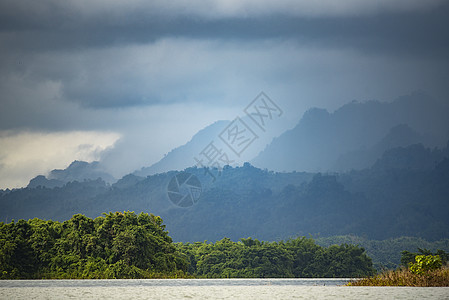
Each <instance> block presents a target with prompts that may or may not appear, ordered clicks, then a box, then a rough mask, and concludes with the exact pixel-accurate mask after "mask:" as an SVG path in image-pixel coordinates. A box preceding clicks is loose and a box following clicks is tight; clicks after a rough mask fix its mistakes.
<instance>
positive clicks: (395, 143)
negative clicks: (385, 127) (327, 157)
mask: <svg viewBox="0 0 449 300" xmlns="http://www.w3.org/2000/svg"><path fill="white" fill-rule="evenodd" d="M421 141H423V137H422V136H421V135H419V134H418V133H417V132H416V131H414V130H413V129H411V128H410V127H409V126H408V125H406V124H400V125H397V126H395V127H393V128H391V129H390V131H389V132H388V133H387V135H386V136H385V137H384V138H383V139H382V140H380V141H379V142H378V143H377V144H375V145H374V146H372V147H370V148H368V149H366V148H363V149H360V150H356V151H350V152H347V153H345V154H342V155H340V156H339V157H338V158H337V161H336V163H335V165H334V166H333V167H332V168H331V169H332V170H336V171H340V172H342V171H346V170H362V169H365V168H368V167H370V166H372V165H373V164H374V163H375V162H376V160H377V159H378V158H380V157H381V156H382V154H383V153H384V152H385V151H387V150H389V149H393V148H397V147H407V146H410V145H413V144H418V143H420V142H421Z"/></svg>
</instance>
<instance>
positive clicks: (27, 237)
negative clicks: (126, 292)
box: [0, 212, 187, 279]
mask: <svg viewBox="0 0 449 300" xmlns="http://www.w3.org/2000/svg"><path fill="white" fill-rule="evenodd" d="M164 227H165V226H164V225H162V219H161V218H160V217H158V216H154V215H152V214H150V215H149V214H145V213H140V214H138V215H136V214H135V213H134V212H124V213H120V212H116V213H109V214H104V215H103V216H102V217H98V218H96V219H95V220H92V219H90V218H88V217H86V216H84V215H81V214H77V215H74V216H73V217H72V218H71V219H70V220H68V221H65V222H63V223H60V222H54V221H44V220H40V219H37V218H35V219H32V220H29V221H24V220H19V221H18V222H11V223H9V224H5V223H3V222H2V223H0V278H3V279H8V278H144V277H152V276H168V275H170V274H174V275H176V274H183V271H184V270H186V268H187V265H186V263H185V260H183V259H181V258H180V256H179V253H178V252H177V250H176V248H175V246H174V245H173V243H172V240H171V238H170V237H169V236H168V234H167V232H166V231H165V230H164Z"/></svg>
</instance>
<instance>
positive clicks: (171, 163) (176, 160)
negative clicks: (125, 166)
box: [133, 121, 229, 177]
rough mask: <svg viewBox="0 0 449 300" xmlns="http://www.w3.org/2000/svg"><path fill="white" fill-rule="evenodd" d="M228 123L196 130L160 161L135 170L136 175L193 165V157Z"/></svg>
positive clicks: (180, 168)
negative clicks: (188, 139) (184, 142)
mask: <svg viewBox="0 0 449 300" xmlns="http://www.w3.org/2000/svg"><path fill="white" fill-rule="evenodd" d="M228 124H229V121H217V122H215V123H213V124H211V125H209V126H207V127H205V128H203V129H202V130H200V131H198V132H197V133H196V134H195V135H194V136H193V137H192V139H191V140H190V141H188V142H187V143H186V144H185V145H182V146H179V147H177V148H175V149H173V150H171V151H170V152H169V153H168V154H167V155H165V156H164V157H163V158H162V159H161V160H160V161H158V162H157V163H155V164H153V165H151V166H150V167H143V168H142V169H140V170H137V171H135V172H134V173H133V174H134V175H136V176H141V177H146V176H148V175H153V174H156V173H162V172H167V171H170V170H183V169H185V168H188V167H191V166H193V165H195V160H194V157H195V156H198V153H200V152H201V151H202V150H203V149H204V147H206V146H207V145H208V144H209V143H210V142H211V141H213V140H214V139H216V138H217V137H218V135H219V134H220V132H221V131H223V129H224V128H225V127H226V125H228Z"/></svg>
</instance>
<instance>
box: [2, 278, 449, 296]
mask: <svg viewBox="0 0 449 300" xmlns="http://www.w3.org/2000/svg"><path fill="white" fill-rule="evenodd" d="M347 281H348V280H345V279H146V280H138V279H130V280H4V281H0V299H449V288H408V287H345V286H342V285H343V284H345V283H346V282H347Z"/></svg>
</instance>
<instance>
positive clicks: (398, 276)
mask: <svg viewBox="0 0 449 300" xmlns="http://www.w3.org/2000/svg"><path fill="white" fill-rule="evenodd" d="M347 286H411V287H449V266H446V267H443V268H441V269H438V270H433V271H430V272H427V273H426V274H415V273H413V272H411V271H410V270H409V269H405V268H402V269H398V270H390V271H384V272H382V273H381V274H378V275H375V276H372V277H367V278H361V279H356V280H354V281H351V282H349V283H348V284H347Z"/></svg>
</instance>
